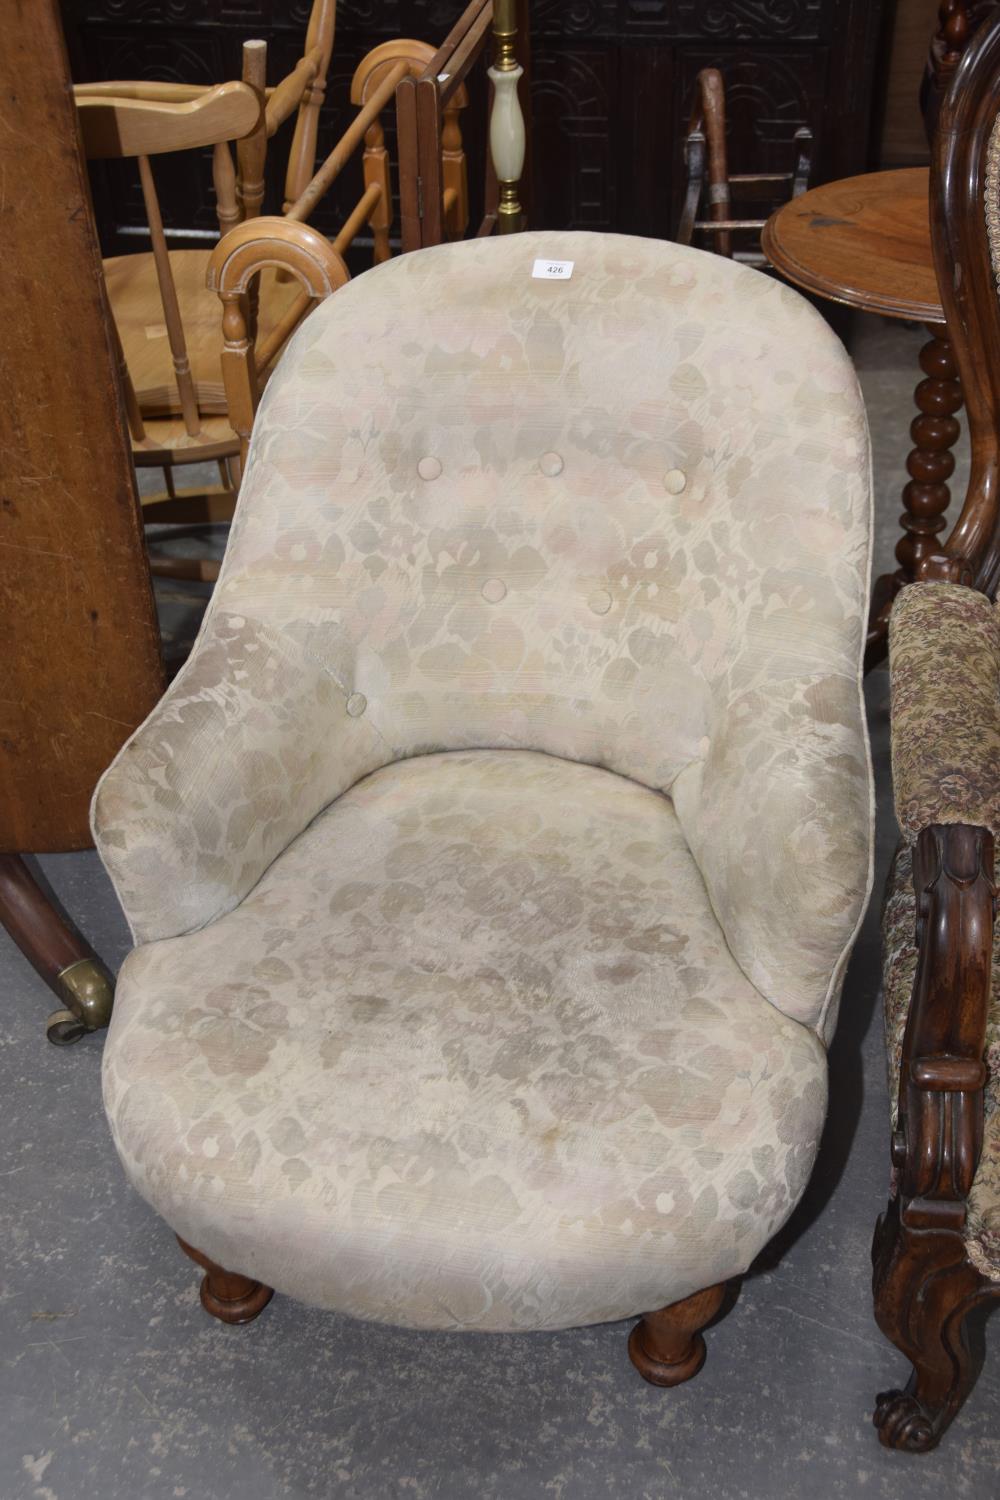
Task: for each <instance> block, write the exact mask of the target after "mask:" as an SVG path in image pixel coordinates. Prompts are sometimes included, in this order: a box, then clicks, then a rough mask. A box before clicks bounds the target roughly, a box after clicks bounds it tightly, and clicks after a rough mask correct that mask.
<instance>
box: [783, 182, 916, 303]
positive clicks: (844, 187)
mask: <svg viewBox="0 0 1000 1500" xmlns="http://www.w3.org/2000/svg"><path fill="white" fill-rule="evenodd" d="M763 248H764V254H765V255H766V256H767V257H768V259H769V260H770V261H771V263H772V265H773V266H774V267H775V269H776V270H777V271H780V272H781V274H782V276H785V277H787V279H788V280H789V281H792V282H794V283H795V285H796V286H800V287H804V288H805V290H806V291H809V292H815V293H817V294H818V295H819V296H820V297H825V298H827V300H828V301H831V302H844V303H846V304H847V305H848V306H849V307H860V308H862V309H863V310H864V311H865V312H878V313H885V314H886V315H887V316H888V317H890V318H911V319H913V320H915V321H916V322H920V323H941V322H943V320H944V314H943V312H942V311H941V299H940V295H939V293H938V284H937V276H936V275H935V274H934V260H933V256H932V253H931V228H930V206H929V174H928V170H927V168H926V167H908V168H906V169H905V170H903V171H898V172H866V173H865V174H864V176H862V177H845V178H843V179H842V180H841V181H840V182H828V183H825V184H824V185H823V186H822V187H816V188H811V189H810V191H809V192H808V193H803V194H802V195H801V196H800V197H798V198H793V199H792V200H791V202H790V203H786V204H784V205H783V207H781V208H779V209H778V210H777V211H776V212H775V213H773V214H772V215H771V217H770V219H769V220H768V222H767V224H766V225H765V226H764V235H763Z"/></svg>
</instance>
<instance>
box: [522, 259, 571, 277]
mask: <svg viewBox="0 0 1000 1500" xmlns="http://www.w3.org/2000/svg"><path fill="white" fill-rule="evenodd" d="M575 264H576V262H575V261H572V260H536V261H535V267H534V270H533V271H532V273H531V274H532V276H533V277H534V279H535V280H536V281H568V280H569V278H570V277H571V276H572V274H573V267H574V265H575Z"/></svg>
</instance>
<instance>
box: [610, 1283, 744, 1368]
mask: <svg viewBox="0 0 1000 1500" xmlns="http://www.w3.org/2000/svg"><path fill="white" fill-rule="evenodd" d="M725 1290H726V1283H725V1282H720V1283H719V1285H718V1286H710V1287H708V1288H706V1290H705V1291H703V1292H695V1294H694V1296H693V1297H685V1299H684V1301H683V1302H674V1303H672V1304H671V1305H670V1307H664V1308H661V1309H660V1311H659V1312H651V1313H646V1315H645V1316H644V1317H643V1318H640V1320H639V1322H638V1323H637V1324H636V1325H635V1327H634V1328H633V1329H632V1332H631V1333H630V1335H629V1341H628V1354H629V1359H630V1360H631V1361H632V1363H633V1364H634V1365H635V1367H636V1369H637V1370H638V1371H639V1374H640V1375H641V1376H642V1377H643V1379H644V1380H648V1381H649V1383H650V1384H651V1385H664V1386H671V1385H683V1383H684V1381H685V1380H690V1379H691V1378H692V1376H694V1375H697V1373H698V1371H699V1370H700V1369H701V1367H702V1365H703V1364H704V1363H705V1340H704V1339H703V1338H702V1336H701V1330H702V1329H703V1328H704V1327H705V1325H706V1324H707V1323H710V1322H711V1321H712V1319H713V1318H714V1317H715V1314H716V1313H717V1312H718V1310H719V1308H720V1306H721V1305H722V1298H723V1296H724V1295H725Z"/></svg>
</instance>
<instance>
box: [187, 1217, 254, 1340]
mask: <svg viewBox="0 0 1000 1500" xmlns="http://www.w3.org/2000/svg"><path fill="white" fill-rule="evenodd" d="M177 1243H178V1245H180V1247H181V1249H182V1250H183V1251H184V1254H185V1255H189V1256H190V1257H191V1259H192V1260H193V1261H194V1262H195V1264H196V1265H199V1266H201V1267H202V1269H203V1270H204V1272H205V1275H204V1276H203V1277H202V1282H201V1291H200V1296H201V1305H202V1307H203V1308H204V1309H205V1311H206V1312H207V1313H211V1315H212V1317H213V1318H218V1319H219V1321H220V1322H221V1323H252V1322H253V1320H254V1318H256V1317H258V1316H259V1314H260V1313H262V1312H263V1311H264V1308H265V1307H266V1306H267V1304H268V1303H269V1302H270V1300H271V1298H272V1297H273V1296H274V1288H273V1287H269V1286H265V1285H264V1283H263V1282H262V1281H254V1280H253V1279H252V1278H251V1277H249V1276H240V1275H238V1274H237V1273H236V1272H235V1271H224V1270H223V1269H222V1267H221V1266H217V1265H216V1264H215V1262H214V1261H212V1260H209V1258H208V1256H207V1255H202V1253H201V1251H200V1250H196V1249H195V1248H194V1246H193V1245H189V1244H187V1243H186V1242H185V1241H184V1240H182V1239H181V1237H180V1235H178V1236H177Z"/></svg>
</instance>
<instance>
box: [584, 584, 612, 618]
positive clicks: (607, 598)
mask: <svg viewBox="0 0 1000 1500" xmlns="http://www.w3.org/2000/svg"><path fill="white" fill-rule="evenodd" d="M587 605H588V607H589V608H590V609H592V610H593V611H594V614H595V615H606V614H607V612H608V610H609V609H610V608H611V605H612V599H611V595H610V594H609V593H608V591H607V589H595V591H594V593H592V594H591V596H590V598H589V599H588V600H587Z"/></svg>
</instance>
